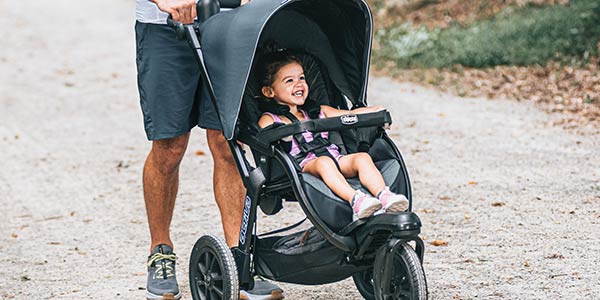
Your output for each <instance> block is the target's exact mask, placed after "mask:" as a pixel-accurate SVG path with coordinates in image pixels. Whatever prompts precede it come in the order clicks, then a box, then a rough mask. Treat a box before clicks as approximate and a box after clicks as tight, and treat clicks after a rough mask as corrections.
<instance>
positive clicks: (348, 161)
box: [338, 152, 385, 196]
mask: <svg viewBox="0 0 600 300" xmlns="http://www.w3.org/2000/svg"><path fill="white" fill-rule="evenodd" d="M338 164H339V165H340V170H341V171H342V174H343V175H344V176H345V177H347V178H351V177H355V176H356V175H357V174H358V179H359V180H360V183H362V185H363V186H365V187H366V188H367V189H368V190H369V192H371V194H373V195H374V196H377V194H379V192H381V191H382V190H383V189H384V188H385V182H384V181H383V176H381V173H379V170H378V169H377V167H375V164H374V163H373V159H371V156H370V155H369V154H367V153H362V152H361V153H352V154H348V155H344V156H342V158H340V160H339V161H338Z"/></svg>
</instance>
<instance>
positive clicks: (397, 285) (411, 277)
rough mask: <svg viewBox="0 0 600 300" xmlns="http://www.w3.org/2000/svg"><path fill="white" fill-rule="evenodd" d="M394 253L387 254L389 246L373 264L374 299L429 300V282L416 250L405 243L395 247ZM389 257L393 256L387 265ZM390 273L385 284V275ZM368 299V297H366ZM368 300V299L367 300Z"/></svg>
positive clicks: (381, 251) (379, 252)
mask: <svg viewBox="0 0 600 300" xmlns="http://www.w3.org/2000/svg"><path fill="white" fill-rule="evenodd" d="M395 249H396V250H395V251H394V253H389V254H388V253H386V252H388V251H390V250H389V248H388V247H387V246H385V245H384V246H383V247H381V249H379V250H378V251H377V256H376V258H375V263H374V264H373V266H374V270H376V271H375V272H374V273H373V274H372V275H373V280H372V282H373V285H372V286H373V287H374V289H373V290H374V299H376V300H427V298H428V293H427V280H426V279H425V272H424V271H423V266H422V265H421V261H420V260H419V256H418V255H417V253H416V252H415V250H414V249H413V248H412V247H411V246H410V245H408V244H407V243H405V242H401V243H400V244H399V245H397V247H395ZM388 255H393V256H392V257H391V258H390V259H391V263H388V264H386V263H385V261H386V259H387V256H388ZM387 272H390V273H389V274H390V280H388V281H387V282H383V277H384V273H387ZM361 294H362V292H361ZM365 298H366V297H365ZM366 299H368V298H366Z"/></svg>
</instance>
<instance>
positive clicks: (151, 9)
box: [135, 0, 283, 300]
mask: <svg viewBox="0 0 600 300" xmlns="http://www.w3.org/2000/svg"><path fill="white" fill-rule="evenodd" d="M248 1H249V0H241V4H242V5H243V4H245V3H246V2H248ZM168 14H171V15H172V16H173V19H174V20H176V21H179V22H182V23H186V24H187V23H191V22H192V21H193V20H194V18H195V17H196V1H195V0H136V20H137V21H136V25H135V33H136V62H137V71H138V90H139V94H140V104H141V107H142V112H143V115H144V127H145V130H146V135H147V137H148V139H149V140H151V141H152V148H151V150H150V153H149V154H148V157H147V158H146V162H145V165H144V174H143V186H144V200H145V204H146V212H147V216H148V225H149V227H150V238H151V243H150V256H149V257H148V282H147V293H146V297H147V299H179V298H180V297H181V294H180V291H179V287H178V284H177V279H176V276H175V260H176V256H175V254H174V253H173V242H172V241H171V238H170V234H169V227H170V224H171V219H172V217H173V209H174V207H175V198H176V195H177V188H178V184H179V164H180V162H181V159H182V158H183V155H184V153H185V150H186V148H187V144H188V140H189V136H190V130H191V129H192V128H193V127H195V126H200V127H202V128H205V129H206V136H207V141H208V146H209V149H210V151H211V153H212V156H213V161H214V173H213V189H214V193H215V198H216V201H217V205H218V207H219V210H220V213H221V220H222V224H223V231H224V232H225V240H226V241H227V244H228V245H229V247H234V246H237V243H238V236H239V229H240V224H241V220H242V212H243V206H244V203H243V199H244V195H245V190H244V187H243V184H242V181H241V178H240V176H239V173H238V170H237V166H236V165H235V162H234V160H233V156H232V154H231V151H230V149H229V146H228V144H227V141H226V140H225V138H224V136H223V134H222V131H221V124H220V123H219V121H218V117H217V115H216V111H215V108H214V107H213V105H212V103H211V101H210V99H209V98H208V96H207V94H206V93H205V92H202V93H201V92H200V90H201V89H200V85H201V84H200V82H199V81H200V71H199V67H198V65H197V63H196V61H195V59H194V56H193V52H192V50H191V49H190V48H189V46H188V45H187V42H186V41H179V40H177V39H176V37H175V32H174V30H173V29H172V28H170V27H168V26H167V25H166V18H167V16H168ZM240 298H241V299H251V300H252V299H271V300H276V299H282V298H283V294H282V290H281V289H280V288H279V287H277V286H275V285H273V284H271V283H269V282H266V281H264V280H257V281H256V284H255V287H254V288H253V290H250V291H242V292H241V294H240Z"/></svg>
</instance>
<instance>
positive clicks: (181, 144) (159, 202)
mask: <svg viewBox="0 0 600 300" xmlns="http://www.w3.org/2000/svg"><path fill="white" fill-rule="evenodd" d="M189 136H190V134H189V133H186V134H184V135H181V136H178V137H175V138H171V139H164V140H156V141H153V142H152V149H151V150H150V153H149V154H148V157H147V158H146V163H145V164H144V175H143V184H144V200H145V202H146V213H147V216H148V225H149V227H150V240H151V242H150V251H152V249H154V247H156V246H157V245H159V244H165V245H168V246H170V247H171V248H172V247H173V242H172V241H171V237H170V235H169V227H170V225H171V218H172V217H173V208H174V207H175V197H176V196H177V188H178V186H179V164H180V163H181V159H182V158H183V154H184V153H185V150H186V148H187V143H188V139H189Z"/></svg>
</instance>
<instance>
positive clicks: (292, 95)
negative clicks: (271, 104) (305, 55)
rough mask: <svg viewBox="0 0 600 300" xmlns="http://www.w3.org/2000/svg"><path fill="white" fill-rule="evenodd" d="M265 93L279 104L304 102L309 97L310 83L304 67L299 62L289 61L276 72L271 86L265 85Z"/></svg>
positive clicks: (263, 89)
mask: <svg viewBox="0 0 600 300" xmlns="http://www.w3.org/2000/svg"><path fill="white" fill-rule="evenodd" d="M261 91H262V93H263V95H265V97H267V98H272V99H275V101H277V103H279V104H283V105H288V106H296V105H302V104H304V101H305V100H306V97H308V85H307V84H306V79H305V78H304V69H302V66H301V65H300V64H299V63H297V62H292V63H289V64H287V65H285V66H283V67H281V69H279V71H277V73H276V74H275V80H274V81H273V84H271V86H263V87H262V89H261Z"/></svg>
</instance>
